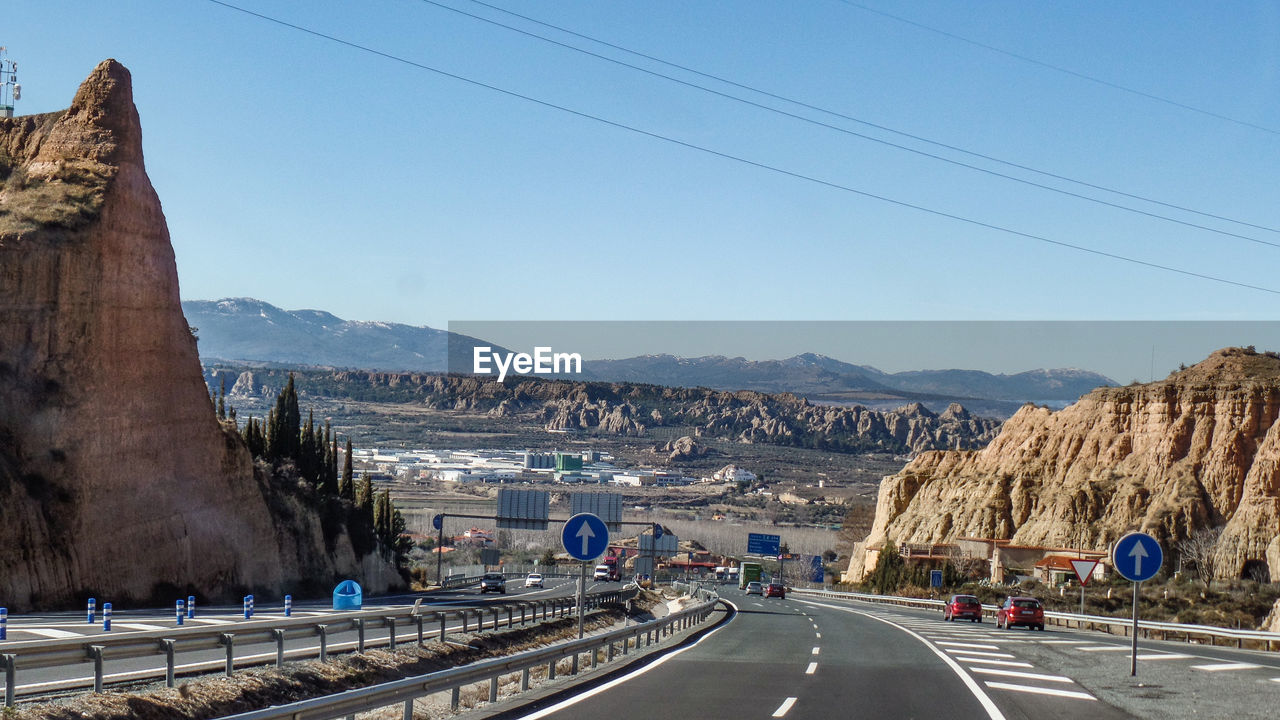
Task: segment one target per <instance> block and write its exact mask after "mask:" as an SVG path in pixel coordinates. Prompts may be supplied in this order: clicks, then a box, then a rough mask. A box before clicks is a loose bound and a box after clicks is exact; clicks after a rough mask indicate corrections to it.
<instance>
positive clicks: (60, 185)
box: [0, 60, 398, 609]
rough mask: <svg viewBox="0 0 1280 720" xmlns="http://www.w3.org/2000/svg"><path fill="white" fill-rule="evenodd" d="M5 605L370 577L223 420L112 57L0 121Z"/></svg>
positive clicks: (388, 572) (275, 588) (383, 573)
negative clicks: (68, 93)
mask: <svg viewBox="0 0 1280 720" xmlns="http://www.w3.org/2000/svg"><path fill="white" fill-rule="evenodd" d="M0 183H2V185H0V597H2V598H3V599H4V601H5V603H6V604H7V605H8V606H9V608H10V609H15V608H16V609H24V608H29V607H53V606H59V605H65V604H68V603H71V602H72V601H76V600H78V599H79V598H82V597H83V596H85V595H95V596H97V597H99V598H106V599H111V600H113V601H114V602H116V603H117V606H120V605H119V604H120V603H128V602H130V601H144V600H149V599H160V598H163V599H164V600H166V601H169V600H171V599H172V598H173V597H177V596H179V595H182V594H186V593H188V592H194V593H195V594H198V595H200V596H202V597H203V598H205V599H209V600H223V599H229V598H232V597H235V596H238V595H239V594H241V593H242V592H243V591H245V590H249V589H253V590H257V591H259V592H264V593H267V594H278V593H280V592H281V591H283V590H286V589H298V588H303V587H308V588H310V589H312V590H315V589H318V587H319V586H320V585H323V584H325V583H328V582H329V581H330V580H332V579H335V578H336V577H338V576H339V575H346V574H352V575H354V574H355V573H357V572H359V571H360V569H361V566H362V565H367V566H368V567H369V569H370V570H371V572H372V574H370V575H365V576H363V578H362V579H364V580H366V581H367V586H368V587H369V588H370V590H375V591H376V590H378V589H381V588H385V587H387V586H388V584H389V583H392V582H396V581H398V578H397V576H396V575H395V573H394V570H393V569H392V568H389V567H387V566H386V564H385V563H382V562H381V561H377V560H375V561H374V562H372V563H368V562H367V561H368V558H364V557H357V556H356V555H355V553H354V552H353V551H352V550H351V544H350V542H349V540H347V539H346V538H345V537H338V538H336V542H335V543H334V546H333V549H332V550H329V549H328V548H326V543H325V540H326V537H325V533H324V532H322V529H321V527H320V523H319V521H318V520H314V519H313V517H312V516H309V515H308V513H307V512H306V507H305V498H303V497H302V496H292V495H282V494H280V493H279V492H278V491H277V490H276V489H275V488H274V487H273V485H272V482H271V481H269V480H268V479H267V478H265V477H263V476H261V475H258V474H256V473H255V471H254V467H253V464H252V461H251V458H250V457H249V453H248V452H247V451H246V449H245V448H244V445H243V443H241V442H240V440H239V437H238V436H237V434H236V433H235V432H234V430H233V429H231V428H229V427H225V426H222V425H220V424H219V423H218V421H217V419H216V418H215V416H214V413H213V411H212V409H211V407H210V403H209V396H208V394H207V391H206V387H205V384H204V383H203V382H202V375H201V368H200V364H199V360H198V359H197V356H196V340H195V338H194V337H193V336H192V333H191V331H190V330H189V328H188V326H187V323H186V320H185V319H184V318H183V315H182V311H181V308H180V305H179V301H178V280H177V272H176V266H175V263H174V256H173V249H172V247H171V245H170V243H169V235H168V230H167V228H166V226H165V221H164V215H163V213H162V211H161V207H160V200H159V198H158V197H157V196H156V193H155V191H154V190H153V189H152V187H151V183H150V181H149V180H148V178H147V175H146V171H145V169H144V167H143V157H142V139H141V129H140V124H139V121H138V115H137V111H136V109H135V108H134V105H133V96H132V88H131V80H130V76H129V72H128V71H127V70H126V69H125V68H124V67H123V66H122V65H120V64H119V63H116V62H115V61H112V60H108V61H105V62H103V63H102V64H100V65H99V66H98V67H97V68H95V69H94V71H93V73H92V74H91V75H90V76H89V78H88V79H87V80H86V81H85V83H84V84H83V85H82V86H81V87H80V89H79V91H78V92H77V93H76V96H75V99H74V100H73V101H72V104H71V107H70V108H69V109H68V110H66V111H65V112H59V113H49V114H46V115H38V116H31V117H20V118H13V119H0Z"/></svg>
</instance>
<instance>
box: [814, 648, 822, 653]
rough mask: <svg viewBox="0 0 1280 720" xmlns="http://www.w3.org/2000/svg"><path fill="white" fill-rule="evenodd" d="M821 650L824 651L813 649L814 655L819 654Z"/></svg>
mask: <svg viewBox="0 0 1280 720" xmlns="http://www.w3.org/2000/svg"><path fill="white" fill-rule="evenodd" d="M821 649H822V648H814V649H813V654H814V655H817V654H818V651H819V650H821Z"/></svg>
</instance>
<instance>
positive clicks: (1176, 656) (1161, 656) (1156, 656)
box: [1138, 653, 1195, 660]
mask: <svg viewBox="0 0 1280 720" xmlns="http://www.w3.org/2000/svg"><path fill="white" fill-rule="evenodd" d="M1192 657H1195V656H1194V655H1183V654H1182V653H1150V654H1147V655H1143V654H1141V653H1139V654H1138V659H1139V660H1186V659H1187V658H1192Z"/></svg>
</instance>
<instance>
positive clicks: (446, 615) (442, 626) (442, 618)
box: [440, 613, 449, 642]
mask: <svg viewBox="0 0 1280 720" xmlns="http://www.w3.org/2000/svg"><path fill="white" fill-rule="evenodd" d="M448 622H449V613H440V642H444V641H445V640H444V638H445V632H446V629H445V625H446V624H447V623H448Z"/></svg>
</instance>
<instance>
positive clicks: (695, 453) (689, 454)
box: [653, 435, 718, 463]
mask: <svg viewBox="0 0 1280 720" xmlns="http://www.w3.org/2000/svg"><path fill="white" fill-rule="evenodd" d="M653 451H654V452H655V453H658V454H661V455H666V457H667V460H668V461H669V462H674V463H679V462H686V461H689V460H697V459H699V458H703V457H707V456H709V455H717V454H718V453H717V452H716V450H714V449H713V448H709V447H707V446H705V445H702V444H700V443H698V442H697V441H696V440H694V439H693V438H691V437H689V436H688V435H683V436H681V437H680V438H678V439H676V440H671V441H668V442H666V443H664V444H662V445H659V446H657V447H655V448H654V449H653Z"/></svg>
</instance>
